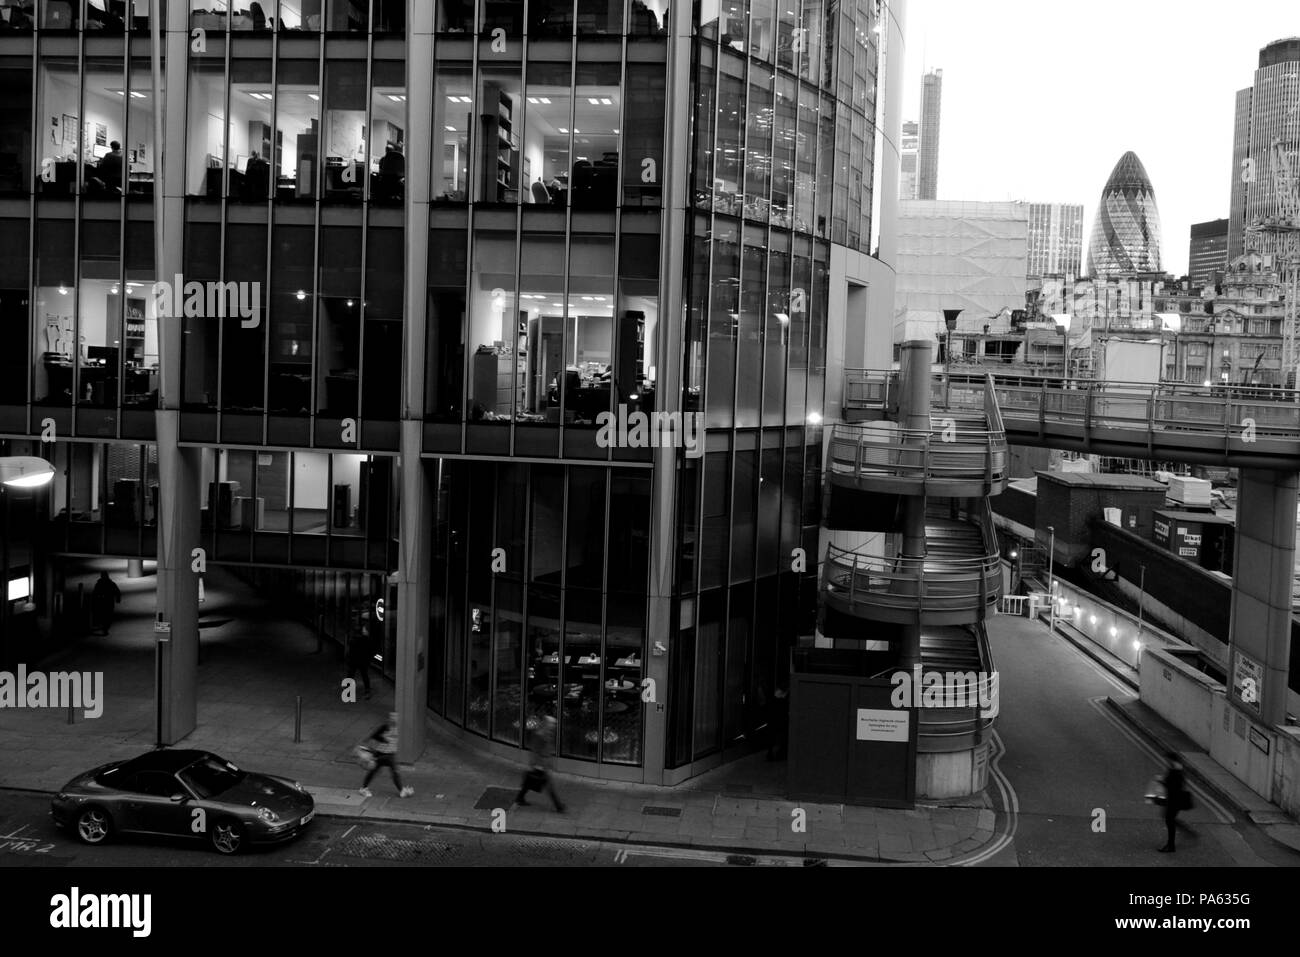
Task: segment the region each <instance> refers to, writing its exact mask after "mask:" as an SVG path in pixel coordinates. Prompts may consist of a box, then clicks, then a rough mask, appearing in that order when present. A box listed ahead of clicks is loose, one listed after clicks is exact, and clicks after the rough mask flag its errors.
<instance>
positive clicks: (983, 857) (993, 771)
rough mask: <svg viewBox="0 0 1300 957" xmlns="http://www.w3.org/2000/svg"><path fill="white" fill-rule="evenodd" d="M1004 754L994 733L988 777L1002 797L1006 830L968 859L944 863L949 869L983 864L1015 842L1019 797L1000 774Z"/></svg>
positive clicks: (1002, 745)
mask: <svg viewBox="0 0 1300 957" xmlns="http://www.w3.org/2000/svg"><path fill="white" fill-rule="evenodd" d="M1006 753H1007V749H1006V745H1004V744H1003V743H1002V736H1001V735H999V734H998V733H997V732H996V731H994V732H993V754H992V755H990V757H989V776H990V777H991V778H993V783H994V784H996V785H997V787H998V791H999V793H1000V794H1001V795H1002V806H1003V808H1004V809H1005V817H1006V820H1007V829H1006V831H1005V832H1003V833H1002V834H1001V835H1000V836H999V837H998V838H997V839H996V840H995V841H994V842H993V843H992V844H990V845H988V846H987V847H984V848H981V849H980V850H978V851H975V852H974V853H973V854H972V855H971V856H970V857H964V858H961V859H960V860H952V861H946V862H945V863H946V864H947V865H948V866H949V867H972V866H974V865H976V864H980V863H983V862H984V861H987V860H989V859H990V858H992V857H993V856H995V855H997V854H1000V853H1001V852H1002V851H1003V850H1005V849H1006V848H1007V847H1008V846H1010V844H1011V843H1012V842H1013V841H1014V840H1015V837H1016V827H1017V826H1018V824H1019V819H1020V796H1019V795H1017V794H1016V789H1015V788H1014V787H1013V786H1012V784H1011V780H1010V779H1009V778H1008V777H1007V776H1006V775H1005V774H1003V773H1002V767H1001V761H1002V756H1003V755H1004V754H1006ZM993 813H994V815H996V814H997V810H996V809H995V810H994V812H993Z"/></svg>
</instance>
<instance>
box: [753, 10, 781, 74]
mask: <svg viewBox="0 0 1300 957" xmlns="http://www.w3.org/2000/svg"><path fill="white" fill-rule="evenodd" d="M775 21H776V0H751V2H750V27H749V41H750V42H749V53H750V55H751V56H756V57H758V58H759V59H760V60H763V61H764V62H766V63H771V62H772V53H773V50H774V44H773V40H774V39H775V29H774V24H775Z"/></svg>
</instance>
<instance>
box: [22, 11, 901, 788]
mask: <svg viewBox="0 0 1300 957" xmlns="http://www.w3.org/2000/svg"><path fill="white" fill-rule="evenodd" d="M161 7H162V8H163V9H162V11H161V14H162V15H161V18H160V19H161V21H162V22H161V23H160V24H154V23H153V22H152V21H151V18H150V15H149V10H150V5H149V4H144V3H127V4H122V3H113V2H109V0H39V2H37V3H35V4H34V5H33V4H30V3H28V4H7V5H5V6H3V7H0V16H2V17H3V20H2V21H0V73H2V74H3V77H2V79H3V84H4V89H5V90H6V92H7V96H6V97H5V100H4V102H3V104H0V247H2V248H3V249H4V250H5V251H6V254H5V255H4V256H3V257H0V322H3V324H4V326H5V331H6V342H7V344H8V347H7V348H6V349H5V350H4V351H3V353H2V354H0V437H2V438H3V439H4V440H6V441H7V442H8V443H9V445H10V446H11V447H12V448H14V449H16V450H20V451H21V450H33V451H36V452H39V453H42V454H45V455H46V456H47V457H50V458H51V459H52V460H53V461H55V463H56V465H58V466H59V470H60V477H59V479H58V482H57V483H56V484H55V485H54V487H53V488H52V490H51V492H50V493H49V496H50V503H49V521H48V524H47V527H46V531H45V533H44V534H45V535H46V537H47V542H48V550H49V552H51V553H54V554H57V553H60V552H69V553H75V554H107V555H120V556H125V557H153V556H155V555H156V556H158V557H159V559H160V562H161V564H162V566H163V567H164V572H165V574H166V575H172V576H173V578H171V579H169V581H172V582H173V583H179V587H177V588H173V589H171V596H170V597H169V598H168V599H167V602H168V603H169V604H168V605H167V607H166V608H163V607H162V606H160V614H163V615H165V616H170V617H171V620H172V621H173V622H174V623H176V624H175V627H174V633H177V632H184V630H185V626H184V621H185V612H184V610H183V609H182V608H181V607H180V605H183V604H184V603H185V601H186V600H187V599H186V598H185V597H184V596H185V595H186V594H187V591H186V589H187V588H189V585H187V584H186V582H187V581H188V579H187V578H186V575H187V574H188V571H187V569H186V568H185V567H182V566H183V565H184V564H185V563H183V562H181V561H180V559H179V558H178V557H177V556H179V555H180V554H181V553H184V554H186V555H188V554H189V552H190V548H191V547H192V546H194V545H196V544H197V545H200V546H201V547H203V548H205V549H206V551H207V556H208V558H209V560H211V561H214V562H219V563H228V564H231V565H240V566H246V567H249V568H254V569H262V570H263V571H261V572H258V574H261V575H265V576H268V577H270V578H273V579H274V581H275V582H276V583H277V585H278V586H279V587H284V586H285V585H286V583H287V584H288V585H290V586H291V587H294V588H296V589H298V590H300V591H303V592H311V591H313V590H314V591H318V592H322V591H326V590H327V591H329V593H330V594H331V595H340V594H342V595H345V596H349V597H348V598H347V600H353V598H355V600H356V601H358V602H361V601H364V600H369V598H373V597H374V596H375V595H382V594H387V595H389V596H390V601H391V604H390V609H392V612H393V613H392V614H390V615H389V616H388V619H389V620H388V622H387V624H386V629H387V635H388V643H387V645H386V646H385V647H386V649H387V650H386V656H385V657H386V662H385V670H387V671H388V672H389V673H390V674H391V675H392V676H393V677H394V680H395V682H396V684H397V692H398V706H399V710H401V711H402V712H403V714H404V715H406V716H408V717H416V716H417V715H418V714H420V713H428V714H431V715H433V716H435V719H436V720H438V721H442V722H445V723H446V725H447V726H449V727H452V728H454V729H456V733H458V734H463V735H465V736H466V737H471V736H472V737H474V738H475V739H476V740H479V741H480V742H481V744H482V746H483V747H484V748H486V749H489V750H495V751H500V752H503V753H511V752H512V751H513V749H517V748H519V747H521V746H522V745H523V744H524V742H525V733H526V730H527V729H528V728H529V727H530V726H532V725H535V724H536V722H538V721H539V720H541V718H542V717H544V716H546V715H553V716H555V717H556V718H557V719H558V721H559V728H560V732H559V749H560V756H561V759H562V766H567V767H568V768H569V769H570V770H576V771H579V772H583V773H592V774H598V775H602V776H609V777H621V778H627V779H636V780H655V781H662V782H664V783H671V782H672V781H674V780H680V779H682V778H684V777H688V776H690V775H691V774H694V773H698V772H699V771H701V770H704V769H705V768H707V767H708V766H712V765H713V764H716V763H718V762H719V761H722V760H726V759H727V758H729V757H731V756H734V755H737V754H740V753H742V752H743V749H744V748H745V746H746V742H747V741H750V742H752V739H753V732H754V730H755V729H756V728H757V727H758V725H760V724H761V723H762V720H763V716H762V713H761V709H760V708H759V707H758V706H757V702H758V701H760V700H763V699H765V698H768V697H770V696H771V694H772V693H773V691H774V690H775V689H776V688H777V687H779V686H781V685H783V684H784V683H785V679H784V676H785V674H786V673H787V671H788V649H789V648H790V646H791V645H792V644H793V643H794V642H795V640H796V638H797V637H798V636H799V635H800V634H810V633H811V631H812V627H813V624H812V623H813V616H814V612H815V601H816V597H815V596H816V559H815V558H813V560H812V561H806V562H804V561H800V560H798V558H797V550H798V549H804V553H805V554H807V555H811V556H815V555H816V554H817V551H818V524H819V520H820V507H821V503H820V480H821V479H820V463H821V457H822V456H821V446H822V423H823V421H824V417H825V415H826V414H827V404H828V346H830V345H831V344H833V343H834V342H835V341H842V340H843V333H842V328H841V330H840V333H839V338H838V340H837V338H836V336H837V333H836V325H837V323H838V324H839V325H840V326H841V327H842V326H843V324H844V321H845V320H844V302H845V288H846V287H847V286H848V284H849V283H848V280H846V279H845V267H844V265H843V263H844V262H845V261H848V262H850V263H860V262H862V261H864V260H867V259H869V258H870V257H869V256H868V253H869V251H870V250H869V244H870V243H871V241H872V232H873V231H872V221H871V219H872V196H873V189H872V183H873V175H874V170H873V156H874V155H875V154H876V150H875V129H876V123H877V117H876V114H877V107H876V99H877V70H878V66H879V62H880V50H879V44H880V34H879V30H878V28H879V26H880V22H881V19H882V17H884V16H885V15H886V12H885V9H884V8H883V7H881V6H878V5H877V4H876V3H873V2H860V3H844V2H835V0H802V2H798V0H796V2H792V3H781V4H778V3H776V2H774V0H734V2H729V0H724V2H717V0H714V2H698V3H696V4H695V6H694V8H693V9H682V10H670V9H669V8H668V5H667V4H666V3H665V2H656V0H644V2H643V0H529V2H527V3H524V2H516V3H498V2H491V0H481V2H479V3H477V4H476V3H474V2H473V0H467V2H451V0H440V2H437V3H429V4H425V3H410V4H407V3H403V2H385V0H280V2H278V3H276V2H275V0H269V2H268V0H264V2H262V3H260V4H258V3H246V2H244V0H229V2H227V0H165V2H163V3H162V4H161ZM154 26H159V27H160V28H161V31H162V32H161V42H160V45H159V50H158V51H157V52H158V53H159V54H160V64H161V67H160V72H159V73H158V74H157V75H156V76H155V73H154V68H153V65H152V60H151V57H152V55H153V54H154V52H155V51H154V50H153V45H152V43H151V30H152V28H153V27H154ZM155 81H157V82H155ZM160 97H161V98H164V102H165V105H164V106H163V107H162V108H160V107H159V102H158V101H159V99H160ZM160 236H161V237H162V240H161V245H160V244H159V237H160ZM864 268H865V267H864ZM849 271H850V272H851V271H852V269H851V268H850V270H849ZM861 271H862V270H861V269H859V270H858V272H859V273H860V272H861ZM164 283H165V284H167V285H166V286H165V287H164V286H163V285H162V284H164ZM882 321H885V320H882ZM885 335H886V336H888V332H887V331H886V332H885ZM860 338H861V337H860V336H859V339H860ZM859 347H860V343H859ZM830 361H831V365H832V369H834V368H838V366H837V365H836V362H841V363H842V361H843V360H842V359H839V360H837V359H836V358H835V356H834V355H831V357H830ZM829 378H832V379H833V378H834V375H832V376H830V377H829ZM830 388H831V391H834V388H835V387H834V385H832V386H830ZM611 417H612V420H613V422H614V423H615V424H616V425H617V426H618V427H616V428H611V427H610V425H609V422H608V420H609V419H610V418H611ZM638 423H644V427H641V426H639V425H638ZM42 437H44V438H46V439H49V438H51V437H52V438H54V441H53V442H52V443H50V442H48V441H47V442H42V441H41V439H42ZM169 555H170V556H171V557H170V558H169ZM277 569H278V571H277ZM322 574H328V575H342V576H344V579H341V580H333V579H332V580H331V581H332V584H331V585H330V587H329V588H328V589H322V587H321V585H320V580H321V579H320V576H321V575H322ZM347 576H351V577H347ZM362 596H367V597H362ZM330 601H331V605H330V607H331V609H334V608H335V606H336V605H337V604H338V602H337V601H336V600H335V599H334V598H331V599H330ZM331 613H333V611H331ZM176 667H178V668H181V669H183V668H185V667H187V666H186V665H184V664H183V663H182V664H178V665H177V666H176ZM179 687H180V688H182V689H184V688H185V687H188V686H187V685H186V681H185V680H180V685H179ZM184 693H185V692H184V690H182V691H180V692H178V694H181V695H183V694H184ZM188 707H189V708H190V709H191V710H192V702H191V703H190V705H189V706H188ZM417 708H418V710H417ZM178 714H179V717H177V719H176V725H175V727H176V732H175V733H176V734H177V735H178V736H183V734H184V733H188V730H187V729H186V727H185V726H186V724H187V723H190V724H191V725H192V721H191V720H190V719H189V718H187V717H186V716H185V714H186V707H181V708H180V711H179V712H178ZM413 724H421V722H413ZM411 737H412V739H413V740H417V741H418V740H421V739H419V735H417V734H412V735H411ZM412 746H414V745H412Z"/></svg>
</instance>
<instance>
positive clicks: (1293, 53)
mask: <svg viewBox="0 0 1300 957" xmlns="http://www.w3.org/2000/svg"><path fill="white" fill-rule="evenodd" d="M1276 140H1281V142H1282V144H1283V146H1284V147H1285V149H1286V151H1287V153H1288V154H1289V155H1290V157H1291V164H1292V169H1296V168H1297V166H1300V164H1298V163H1297V158H1298V151H1300V37H1290V38H1288V39H1285V40H1275V41H1274V42H1272V43H1270V44H1269V45H1268V46H1266V47H1264V48H1263V49H1262V50H1260V51H1259V68H1258V69H1257V70H1256V71H1255V84H1254V86H1251V87H1247V88H1246V89H1244V90H1239V91H1238V92H1237V108H1236V118H1235V122H1234V124H1233V141H1232V192H1231V194H1230V201H1229V204H1228V261H1229V262H1232V261H1233V260H1235V259H1236V258H1237V257H1238V256H1240V255H1241V254H1242V253H1243V252H1244V251H1245V250H1246V249H1247V248H1248V247H1249V248H1254V249H1256V250H1258V251H1259V252H1260V253H1261V254H1263V255H1266V256H1267V255H1269V254H1271V253H1272V252H1273V251H1274V250H1273V246H1274V244H1275V243H1276V240H1275V239H1274V237H1272V236H1270V235H1268V234H1267V233H1260V234H1258V235H1257V236H1256V237H1255V238H1251V239H1249V240H1248V239H1247V234H1246V230H1247V229H1248V228H1249V227H1250V226H1251V224H1252V223H1254V222H1255V221H1256V220H1261V219H1264V218H1265V217H1267V216H1272V215H1274V214H1275V213H1276V209H1275V208H1274V195H1273V171H1272V162H1271V158H1270V152H1271V150H1272V147H1273V143H1274V141H1276Z"/></svg>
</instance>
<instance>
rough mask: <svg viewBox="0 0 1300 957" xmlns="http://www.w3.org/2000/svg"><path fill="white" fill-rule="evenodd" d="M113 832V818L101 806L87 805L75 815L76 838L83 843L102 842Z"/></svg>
mask: <svg viewBox="0 0 1300 957" xmlns="http://www.w3.org/2000/svg"><path fill="white" fill-rule="evenodd" d="M112 833H113V819H112V818H111V817H109V815H108V812H107V811H105V810H104V809H103V808H102V807H88V808H84V809H82V811H81V813H80V814H78V815H77V839H78V840H80V841H81V842H82V843H83V844H103V843H104V842H105V841H107V840H108V838H109V835H111V834H112Z"/></svg>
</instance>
